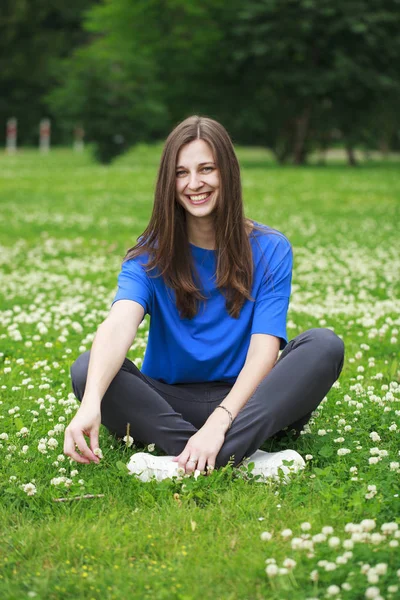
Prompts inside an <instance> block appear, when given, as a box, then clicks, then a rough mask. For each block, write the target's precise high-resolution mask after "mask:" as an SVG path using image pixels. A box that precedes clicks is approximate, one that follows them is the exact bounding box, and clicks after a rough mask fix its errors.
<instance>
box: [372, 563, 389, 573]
mask: <svg viewBox="0 0 400 600" xmlns="http://www.w3.org/2000/svg"><path fill="white" fill-rule="evenodd" d="M387 568H388V566H387V564H386V563H378V564H377V565H375V567H374V569H375V571H376V572H377V573H378V575H386V573H387Z"/></svg>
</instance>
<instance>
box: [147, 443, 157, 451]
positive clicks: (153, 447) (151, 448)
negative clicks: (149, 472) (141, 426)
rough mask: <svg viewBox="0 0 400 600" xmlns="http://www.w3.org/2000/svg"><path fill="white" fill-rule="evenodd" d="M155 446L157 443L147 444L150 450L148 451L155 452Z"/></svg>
mask: <svg viewBox="0 0 400 600" xmlns="http://www.w3.org/2000/svg"><path fill="white" fill-rule="evenodd" d="M155 447H156V445H155V444H149V445H148V446H147V451H148V452H154V449H155Z"/></svg>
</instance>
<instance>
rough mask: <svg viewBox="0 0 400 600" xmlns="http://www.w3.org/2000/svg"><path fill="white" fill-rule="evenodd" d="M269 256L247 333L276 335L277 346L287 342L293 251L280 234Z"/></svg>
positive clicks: (281, 346)
mask: <svg viewBox="0 0 400 600" xmlns="http://www.w3.org/2000/svg"><path fill="white" fill-rule="evenodd" d="M281 240H282V241H281V242H280V243H279V244H278V245H277V246H276V249H275V251H274V252H273V255H272V257H271V259H270V264H269V265H268V270H267V272H266V273H265V274H263V279H262V283H261V285H260V288H259V290H258V293H257V297H256V299H255V307H254V315H253V323H252V328H251V334H253V333H267V334H269V335H274V336H276V337H278V338H280V340H281V341H280V349H281V350H282V349H283V348H284V347H285V346H286V344H287V342H288V339H287V333H286V318H287V311H288V308H289V298H290V290H291V283H292V268H293V253H292V248H291V245H290V243H289V241H288V240H287V239H286V238H283V237H282V238H281Z"/></svg>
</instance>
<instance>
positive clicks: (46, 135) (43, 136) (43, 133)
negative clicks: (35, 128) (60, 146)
mask: <svg viewBox="0 0 400 600" xmlns="http://www.w3.org/2000/svg"><path fill="white" fill-rule="evenodd" d="M50 133H51V125H50V119H42V120H41V121H40V127H39V149H40V151H41V152H48V151H49V150H50Z"/></svg>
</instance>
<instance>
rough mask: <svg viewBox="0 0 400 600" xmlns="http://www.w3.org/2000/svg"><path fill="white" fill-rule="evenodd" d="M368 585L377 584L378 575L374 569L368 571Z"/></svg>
mask: <svg viewBox="0 0 400 600" xmlns="http://www.w3.org/2000/svg"><path fill="white" fill-rule="evenodd" d="M367 580H368V583H378V581H379V575H378V573H377V572H376V571H375V570H374V569H370V570H369V571H368V573H367Z"/></svg>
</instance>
